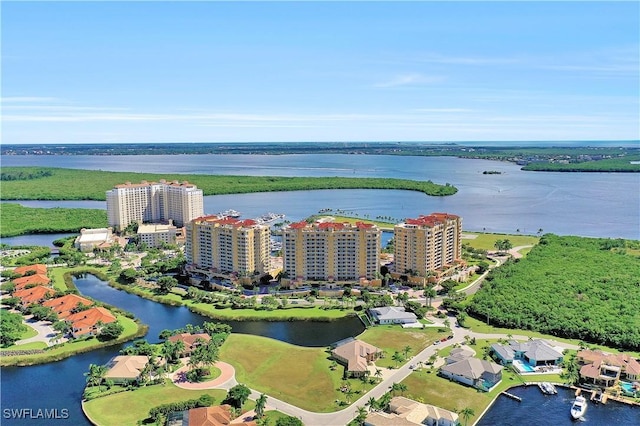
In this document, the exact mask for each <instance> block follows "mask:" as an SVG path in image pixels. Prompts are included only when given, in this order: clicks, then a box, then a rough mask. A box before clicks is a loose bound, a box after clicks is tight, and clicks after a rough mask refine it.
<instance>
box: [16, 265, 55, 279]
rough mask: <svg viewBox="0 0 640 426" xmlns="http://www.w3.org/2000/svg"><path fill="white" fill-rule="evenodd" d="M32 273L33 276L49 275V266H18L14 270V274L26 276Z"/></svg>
mask: <svg viewBox="0 0 640 426" xmlns="http://www.w3.org/2000/svg"><path fill="white" fill-rule="evenodd" d="M29 272H31V273H32V274H40V275H47V265H44V264H42V263H36V264H35V265H26V266H18V267H17V268H15V269H14V270H13V273H14V274H17V275H20V276H24V275H25V274H27V273H29Z"/></svg>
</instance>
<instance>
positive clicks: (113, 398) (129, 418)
mask: <svg viewBox="0 0 640 426" xmlns="http://www.w3.org/2000/svg"><path fill="white" fill-rule="evenodd" d="M204 394H209V395H211V396H213V398H214V399H215V402H214V404H219V403H221V402H222V401H223V400H224V398H225V397H226V395H227V393H226V391H224V390H218V389H207V390H187V389H181V388H179V387H177V386H175V385H174V384H167V385H164V386H163V385H154V386H146V387H143V388H140V389H137V390H135V391H131V392H122V393H118V394H115V395H108V396H105V397H102V398H97V399H94V400H91V401H89V402H86V403H85V404H84V408H85V410H86V412H87V414H88V415H89V417H91V419H93V420H94V421H95V422H96V423H97V424H99V425H101V426H109V425H114V426H122V425H135V424H136V423H137V422H138V420H144V419H146V418H147V417H148V415H149V410H150V409H151V408H153V407H156V406H158V405H161V404H166V403H169V402H175V401H183V400H187V399H198V398H199V397H200V395H204Z"/></svg>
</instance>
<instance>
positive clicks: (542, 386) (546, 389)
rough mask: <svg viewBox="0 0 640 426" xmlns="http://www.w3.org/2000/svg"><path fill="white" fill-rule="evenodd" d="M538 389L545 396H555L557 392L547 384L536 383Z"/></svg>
mask: <svg viewBox="0 0 640 426" xmlns="http://www.w3.org/2000/svg"><path fill="white" fill-rule="evenodd" d="M538 387H539V388H540V390H541V391H542V393H545V394H547V395H555V394H557V393H558V391H557V390H556V387H555V386H553V385H552V384H551V383H549V382H541V383H538Z"/></svg>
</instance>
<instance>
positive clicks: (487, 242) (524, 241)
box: [462, 232, 540, 250]
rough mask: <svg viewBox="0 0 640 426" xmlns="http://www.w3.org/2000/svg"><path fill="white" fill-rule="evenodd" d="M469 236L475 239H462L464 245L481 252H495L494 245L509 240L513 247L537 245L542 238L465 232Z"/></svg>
mask: <svg viewBox="0 0 640 426" xmlns="http://www.w3.org/2000/svg"><path fill="white" fill-rule="evenodd" d="M464 234H467V235H475V236H476V237H475V238H469V239H465V238H463V239H462V243H463V244H469V245H470V246H471V247H473V248H475V249H480V250H495V249H496V248H495V246H494V244H495V243H496V241H498V240H505V239H506V240H509V241H511V244H512V245H513V247H519V246H527V245H536V244H538V241H540V237H534V236H531V235H520V234H484V233H475V232H464Z"/></svg>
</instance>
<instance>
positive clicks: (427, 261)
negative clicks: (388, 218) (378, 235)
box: [393, 213, 462, 276]
mask: <svg viewBox="0 0 640 426" xmlns="http://www.w3.org/2000/svg"><path fill="white" fill-rule="evenodd" d="M393 232H394V243H395V250H394V262H395V271H396V273H400V274H403V273H407V272H412V273H413V274H414V275H421V276H425V275H426V274H427V273H429V272H432V271H436V270H438V269H442V268H446V267H448V266H451V265H453V264H454V263H455V262H456V261H457V260H459V259H460V258H461V256H462V244H461V242H460V235H461V233H462V219H461V218H460V217H459V216H456V215H452V214H447V213H432V214H430V215H428V216H420V217H418V218H417V219H406V220H405V222H403V223H400V224H398V225H396V226H395V227H394V228H393Z"/></svg>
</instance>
